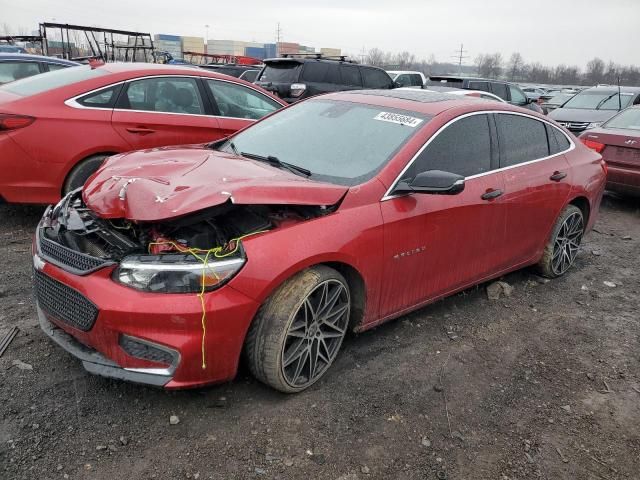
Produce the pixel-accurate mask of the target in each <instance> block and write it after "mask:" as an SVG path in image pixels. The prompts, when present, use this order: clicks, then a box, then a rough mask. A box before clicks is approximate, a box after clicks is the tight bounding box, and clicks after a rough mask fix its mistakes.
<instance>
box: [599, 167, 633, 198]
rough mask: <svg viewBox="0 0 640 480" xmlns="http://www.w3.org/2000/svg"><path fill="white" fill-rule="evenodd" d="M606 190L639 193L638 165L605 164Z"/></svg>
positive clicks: (629, 193) (631, 193)
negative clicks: (636, 166) (631, 166)
mask: <svg viewBox="0 0 640 480" xmlns="http://www.w3.org/2000/svg"><path fill="white" fill-rule="evenodd" d="M607 168H608V171H607V186H606V188H607V190H611V191H612V192H618V193H623V194H627V195H640V165H639V166H638V168H626V167H620V166H613V165H611V164H608V166H607Z"/></svg>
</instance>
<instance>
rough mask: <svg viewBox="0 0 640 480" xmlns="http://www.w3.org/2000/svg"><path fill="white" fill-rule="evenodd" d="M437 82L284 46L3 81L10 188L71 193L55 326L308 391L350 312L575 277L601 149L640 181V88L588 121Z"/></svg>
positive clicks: (46, 284) (3, 191)
mask: <svg viewBox="0 0 640 480" xmlns="http://www.w3.org/2000/svg"><path fill="white" fill-rule="evenodd" d="M405 73H406V72H404V73H403V72H398V76H399V75H403V74H405ZM396 78H397V76H396ZM427 83H428V85H427V86H426V88H425V86H424V85H423V86H422V87H421V88H411V87H415V85H409V86H407V87H406V88H396V87H397V84H396V83H394V80H392V78H391V77H390V76H389V74H388V73H387V72H385V71H384V70H382V69H378V68H376V67H370V66H365V65H357V64H353V63H350V62H346V61H343V60H329V59H321V58H320V59H318V58H282V59H271V60H266V61H265V66H264V67H263V68H262V70H261V71H260V72H259V74H258V76H257V79H256V84H251V83H248V82H245V81H243V80H241V79H238V78H235V77H233V76H230V75H226V74H222V73H218V72H213V71H207V70H206V69H202V68H193V67H189V66H171V65H166V66H165V65H151V64H105V65H97V64H93V65H86V66H76V67H73V68H68V69H61V70H58V71H55V72H50V73H46V74H45V75H38V76H32V77H30V78H24V79H21V80H17V81H14V82H12V83H8V84H6V85H3V86H0V154H1V155H0V168H2V170H3V172H5V174H4V175H3V176H2V179H1V180H0V195H2V197H3V198H4V199H5V200H8V201H12V202H31V203H43V202H50V203H56V202H57V204H56V205H55V206H51V207H48V208H47V210H46V211H45V213H44V215H43V218H42V220H41V222H40V224H39V225H38V228H37V231H36V235H35V243H34V256H33V266H34V286H35V294H36V307H37V315H38V319H39V322H40V325H41V327H42V329H43V331H44V332H45V333H46V334H47V335H48V336H50V337H51V338H52V339H53V340H54V341H55V342H56V343H57V344H58V345H60V346H61V347H62V348H64V349H65V350H67V351H68V352H70V353H71V354H72V355H74V356H76V357H77V358H79V359H80V360H81V361H82V364H83V366H84V367H85V368H86V369H87V370H88V371H89V372H92V373H96V374H99V375H102V376H105V377H110V378H118V379H124V380H130V381H133V382H138V383H143V384H149V385H154V386H160V387H164V388H169V389H177V388H189V387H197V386H201V385H207V384H211V383H218V382H222V381H226V380H229V379H231V378H233V377H234V376H235V374H236V371H237V368H238V364H239V360H240V357H241V356H244V358H245V360H246V362H247V364H248V366H249V368H250V370H251V372H252V373H253V374H254V375H255V377H256V378H258V379H259V380H260V381H262V382H264V383H266V384H267V385H270V386H271V387H273V388H275V389H277V390H280V391H283V392H299V391H302V390H304V389H306V388H308V387H310V386H311V385H313V384H315V383H316V382H317V381H318V380H320V379H321V378H323V376H324V375H325V374H326V373H327V372H328V370H329V368H330V366H331V365H332V363H333V362H334V360H335V359H336V357H337V355H338V353H339V351H340V349H341V346H342V342H343V339H344V338H345V335H346V334H347V332H348V331H349V330H353V331H363V330H367V329H370V328H373V327H375V326H376V325H379V324H381V323H383V322H385V321H388V320H390V319H393V318H396V317H398V316H400V315H403V314H404V313H406V312H409V311H411V310H414V309H416V308H419V307H421V306H423V305H426V304H428V303H431V302H433V301H436V300H437V299H440V298H442V297H444V296H447V295H450V294H452V293H455V292H458V291H460V290H463V289H465V288H468V287H470V286H472V285H475V284H478V283H481V282H485V281H487V280H490V279H492V278H496V277H499V276H501V275H503V274H505V273H507V272H509V271H512V270H516V269H519V268H523V267H526V266H534V267H535V268H537V270H538V271H539V272H540V274H542V275H544V276H546V277H549V278H554V277H558V276H561V275H563V274H564V273H566V272H567V270H568V269H569V268H570V267H571V266H572V264H573V263H574V260H575V258H576V255H577V252H578V249H579V246H580V243H581V240H582V237H583V235H584V234H585V233H586V232H587V231H588V230H589V229H590V228H591V227H592V226H593V224H594V222H595V220H596V218H597V214H598V208H599V204H600V201H601V198H602V194H603V191H604V188H605V183H606V182H607V163H605V160H606V161H607V162H608V166H609V169H610V172H611V175H610V177H609V183H608V184H609V185H611V186H612V187H614V188H617V187H619V188H627V191H631V190H632V188H631V187H634V185H635V186H637V184H638V183H640V182H638V181H637V177H634V178H636V180H633V182H637V183H635V184H634V183H633V182H631V183H630V184H629V182H627V183H625V182H626V180H625V179H627V178H628V175H629V172H631V171H637V169H636V170H634V169H635V168H636V162H637V160H638V155H637V153H638V152H640V149H638V148H637V147H636V142H637V141H638V140H636V134H637V132H638V131H640V127H638V123H639V122H640V118H639V117H638V114H639V113H640V109H639V108H640V107H632V108H630V109H628V110H625V111H624V112H622V113H620V114H619V115H617V116H616V117H614V118H612V119H610V120H609V121H607V122H606V123H604V124H603V125H602V126H601V128H599V129H592V130H589V131H588V132H586V133H585V134H583V136H582V137H581V141H578V139H577V138H576V137H575V136H574V135H572V134H571V133H570V132H569V130H567V129H565V128H563V127H562V126H561V125H559V124H558V123H556V122H554V120H553V119H551V118H549V117H546V116H544V115H542V114H540V113H539V112H537V111H535V110H533V109H532V108H531V107H528V106H530V105H536V104H535V102H532V101H531V100H528V99H527V98H526V95H525V94H524V93H523V92H522V90H521V89H520V88H519V87H518V86H517V85H514V84H510V83H508V82H500V81H495V80H487V79H477V78H464V77H450V76H448V77H431V78H430V79H428V80H427ZM261 87H266V89H268V90H266V89H263V88H261ZM599 88H604V87H599ZM331 89H334V90H335V91H333V93H326V92H327V91H329V92H331ZM431 89H433V91H431ZM587 92H589V90H586V91H585V92H582V93H580V94H578V95H576V97H574V98H578V97H579V96H580V95H582V94H587ZM320 93H324V94H323V95H319V94H320ZM622 93H623V94H624V93H625V92H624V91H623V92H622ZM588 95H592V94H590V93H588ZM309 97H312V98H309ZM612 98H613V97H608V98H606V99H605V100H604V103H598V106H602V105H606V102H607V101H609V100H611V99H612ZM302 99H304V101H299V100H302ZM572 100H573V99H572ZM624 100H627V99H626V98H624ZM622 101H623V97H622V96H619V97H618V102H619V103H622ZM632 103H634V99H630V100H629V102H628V104H632ZM619 106H621V105H619ZM521 107H526V108H529V109H528V110H527V109H525V108H521ZM559 110H563V109H562V108H561V109H558V110H556V111H559ZM614 113H615V112H614ZM157 147H162V148H157ZM603 156H604V158H605V160H603ZM61 197H62V199H61V200H60V198H61ZM58 200H59V201H58ZM176 319H179V321H177V320H176Z"/></svg>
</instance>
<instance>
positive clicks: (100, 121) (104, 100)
mask: <svg viewBox="0 0 640 480" xmlns="http://www.w3.org/2000/svg"><path fill="white" fill-rule="evenodd" d="M283 105H286V103H284V102H283V101H282V100H280V99H278V98H276V97H274V96H272V95H271V94H270V93H268V92H266V91H264V90H262V89H261V88H259V87H256V86H255V85H252V84H250V83H247V82H244V81H242V80H238V79H236V78H232V77H228V76H227V75H220V74H217V73H213V72H207V71H205V70H203V69H200V68H189V67H179V66H170V65H169V66H168V65H153V64H144V63H143V64H140V63H110V64H106V65H102V66H78V67H73V68H67V69H63V70H59V71H56V72H50V73H47V74H45V75H38V76H35V77H31V78H27V79H23V80H19V81H16V82H12V83H9V84H7V85H3V86H1V87H0V170H1V171H2V175H0V199H4V200H5V201H7V202H16V203H45V204H46V203H52V202H57V201H58V200H59V199H60V197H61V195H64V194H65V193H67V192H69V191H71V190H74V189H76V188H78V187H80V186H82V184H84V182H85V180H87V178H88V177H89V176H90V175H91V174H92V173H93V172H95V171H96V170H97V169H98V167H99V166H100V164H101V163H102V162H103V160H104V159H105V158H106V157H108V156H109V155H112V154H115V153H122V152H127V151H130V150H139V149H143V148H152V147H160V146H165V145H176V144H185V143H202V142H210V141H213V140H217V139H220V138H223V137H226V136H228V135H229V134H232V133H235V132H237V131H238V130H240V129H241V128H244V127H246V126H247V125H250V124H251V123H252V122H254V121H255V120H257V119H260V118H262V117H264V116H265V115H267V114H269V113H272V112H274V111H275V110H277V109H279V108H281V107H282V106H283Z"/></svg>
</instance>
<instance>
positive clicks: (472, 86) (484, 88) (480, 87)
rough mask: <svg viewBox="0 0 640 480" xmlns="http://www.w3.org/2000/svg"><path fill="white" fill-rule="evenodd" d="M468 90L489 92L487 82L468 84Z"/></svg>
mask: <svg viewBox="0 0 640 480" xmlns="http://www.w3.org/2000/svg"><path fill="white" fill-rule="evenodd" d="M467 88H468V89H469V90H482V91H483V92H490V91H491V89H490V88H489V82H474V81H471V82H469V85H468V87H467Z"/></svg>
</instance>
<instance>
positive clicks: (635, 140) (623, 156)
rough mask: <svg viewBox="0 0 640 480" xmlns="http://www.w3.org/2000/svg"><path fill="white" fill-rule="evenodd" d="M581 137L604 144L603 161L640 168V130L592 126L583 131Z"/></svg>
mask: <svg viewBox="0 0 640 480" xmlns="http://www.w3.org/2000/svg"><path fill="white" fill-rule="evenodd" d="M583 137H584V138H586V139H587V140H592V141H594V142H599V143H603V144H604V145H606V147H605V148H604V150H603V151H602V153H601V155H602V158H603V159H604V160H605V162H607V163H610V164H612V165H621V166H625V167H636V168H640V132H635V131H633V130H625V129H620V128H617V129H616V128H594V129H593V130H589V131H588V132H586V133H584V134H583Z"/></svg>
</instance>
